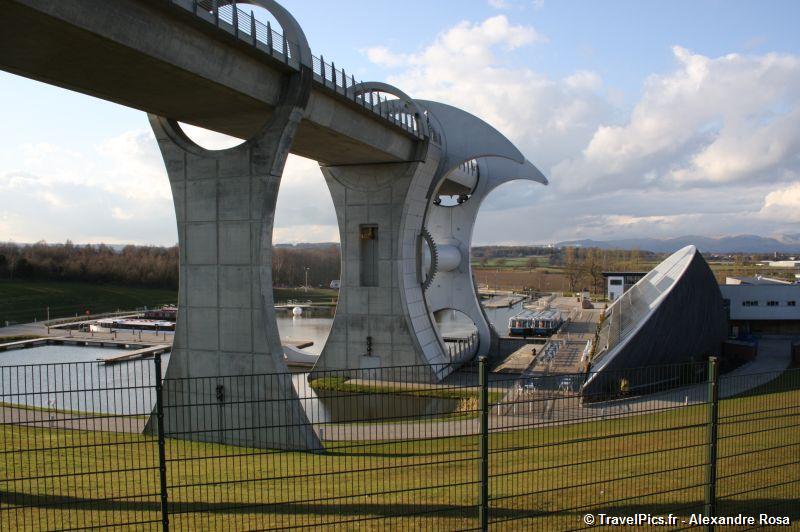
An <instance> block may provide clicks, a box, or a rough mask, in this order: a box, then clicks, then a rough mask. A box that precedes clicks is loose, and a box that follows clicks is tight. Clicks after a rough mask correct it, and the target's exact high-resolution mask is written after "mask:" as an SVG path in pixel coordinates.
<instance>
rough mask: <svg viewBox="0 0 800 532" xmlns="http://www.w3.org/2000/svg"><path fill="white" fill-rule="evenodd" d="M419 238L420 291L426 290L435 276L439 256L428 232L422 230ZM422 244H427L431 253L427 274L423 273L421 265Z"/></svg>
mask: <svg viewBox="0 0 800 532" xmlns="http://www.w3.org/2000/svg"><path fill="white" fill-rule="evenodd" d="M421 237H422V238H421V239H420V273H421V277H423V278H424V280H423V282H422V289H423V290H427V289H428V288H429V287H430V286H431V284H432V283H433V278H434V277H435V276H436V272H437V271H438V269H439V254H438V252H437V251H436V242H434V241H433V237H432V236H431V234H430V232H429V231H428V230H427V229H423V230H422V235H421ZM424 243H427V244H428V249H429V250H430V252H431V265H430V268H429V269H428V271H427V272H425V271H423V263H422V257H423V253H424ZM426 273H427V275H426Z"/></svg>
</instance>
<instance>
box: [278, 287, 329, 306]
mask: <svg viewBox="0 0 800 532" xmlns="http://www.w3.org/2000/svg"><path fill="white" fill-rule="evenodd" d="M272 296H273V298H274V300H275V304H280V303H285V302H287V301H313V302H314V303H330V302H331V301H333V300H335V299H338V297H339V291H338V290H333V289H331V288H309V289H308V291H306V290H305V289H303V288H273V289H272Z"/></svg>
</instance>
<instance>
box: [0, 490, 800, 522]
mask: <svg viewBox="0 0 800 532" xmlns="http://www.w3.org/2000/svg"><path fill="white" fill-rule="evenodd" d="M354 498H355V497H354ZM0 502H2V503H3V505H4V506H5V507H4V508H3V510H12V511H13V510H14V507H15V506H21V507H25V508H38V509H50V510H52V509H56V508H58V507H63V508H64V509H65V511H75V510H83V511H98V512H113V511H122V512H160V511H161V505H160V502H159V501H158V500H152V501H132V500H116V501H108V500H96V499H89V498H82V497H71V496H64V495H33V494H28V493H19V492H9V491H0ZM6 505H7V506H6ZM25 508H22V510H23V511H24V510H25ZM169 509H170V510H169V511H170V514H175V515H177V514H190V513H204V514H208V513H211V514H229V515H239V514H261V515H275V516H319V517H325V516H337V517H341V518H343V519H342V520H345V518H347V517H350V518H353V517H378V518H389V517H392V518H395V517H403V516H420V515H431V516H434V515H445V514H456V515H457V516H458V517H462V518H477V517H478V507H477V505H449V504H424V503H420V504H409V503H395V502H387V503H384V504H381V503H371V502H368V503H347V504H344V503H331V504H326V503H325V501H324V500H320V501H309V502H305V503H289V502H274V503H264V504H261V503H244V502H243V503H235V502H202V501H196V502H171V503H170V504H169ZM587 512H589V513H601V512H602V513H606V514H609V515H615V516H630V515H634V514H637V513H649V514H652V515H669V514H675V515H679V516H686V515H689V514H692V513H702V512H703V502H702V501H701V500H693V501H690V502H675V503H658V504H630V505H626V504H619V503H618V504H615V505H613V506H603V505H602V504H598V505H592V506H590V507H582V508H579V509H576V510H566V511H560V510H549V509H542V508H503V507H493V508H490V517H491V518H492V519H495V520H515V519H516V520H518V519H547V518H557V517H562V518H563V517H567V516H576V518H578V517H581V516H583V515H584V514H585V513H587ZM740 513H741V514H743V515H750V516H755V517H758V515H759V514H761V513H767V514H769V515H771V516H777V515H780V516H787V517H789V518H790V519H791V520H792V522H796V521H797V520H800V505H798V504H797V500H796V499H750V500H745V501H726V500H721V501H718V504H717V515H719V516H735V515H737V514H740Z"/></svg>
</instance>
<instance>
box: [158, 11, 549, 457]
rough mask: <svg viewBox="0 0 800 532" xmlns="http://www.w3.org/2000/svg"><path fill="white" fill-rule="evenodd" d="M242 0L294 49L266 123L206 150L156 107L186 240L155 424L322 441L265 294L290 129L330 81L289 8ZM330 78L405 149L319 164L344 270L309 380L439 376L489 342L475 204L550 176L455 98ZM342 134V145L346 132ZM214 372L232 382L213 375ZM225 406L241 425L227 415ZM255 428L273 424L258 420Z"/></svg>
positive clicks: (234, 440) (273, 443) (266, 442)
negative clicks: (267, 15)
mask: <svg viewBox="0 0 800 532" xmlns="http://www.w3.org/2000/svg"><path fill="white" fill-rule="evenodd" d="M220 3H228V2H224V1H223V2H220ZM239 3H242V2H239ZM249 3H251V4H254V5H258V6H261V7H263V8H265V9H267V10H268V11H270V12H271V13H272V15H273V16H274V17H275V18H276V19H277V20H278V22H279V23H280V25H281V26H282V28H283V31H284V34H285V35H286V37H287V39H289V40H291V41H292V42H293V46H294V47H293V48H292V50H293V51H292V57H291V58H290V57H289V56H288V55H287V56H286V57H285V58H284V59H285V60H286V62H287V65H289V67H291V68H285V69H284V71H283V73H282V76H283V81H282V90H281V101H280V102H279V103H278V105H276V107H275V108H274V109H273V111H272V113H271V115H270V116H269V118H268V119H267V121H266V123H265V124H264V126H263V128H262V129H261V130H260V131H259V132H257V133H256V134H254V135H253V136H252V137H251V138H250V139H248V140H246V141H245V142H244V143H242V144H240V145H238V146H236V147H233V148H230V149H226V150H218V151H217V150H207V149H204V148H202V147H200V146H198V145H197V144H195V143H194V142H193V141H192V140H191V139H189V138H188V136H186V135H185V134H184V133H183V131H182V130H181V128H180V126H179V124H178V123H177V121H175V120H174V119H171V118H170V117H164V116H158V115H154V114H151V115H150V124H151V126H152V128H153V131H154V133H155V136H156V139H157V141H158V145H159V148H160V149H161V153H162V156H163V158H164V162H165V165H166V168H167V174H168V176H169V179H170V185H171V189H172V195H173V200H174V203H175V210H176V218H177V223H178V238H179V245H180V266H179V267H180V290H179V312H178V322H177V326H176V333H175V340H174V344H173V351H172V355H171V360H170V363H169V365H168V368H167V375H166V377H167V379H165V381H164V383H165V384H164V397H165V414H164V415H165V422H166V424H167V426H169V427H171V430H172V431H173V432H174V433H177V434H181V435H183V437H187V438H191V439H199V440H204V441H218V442H220V443H228V444H235V445H247V446H253V447H271V448H275V447H278V448H292V449H320V448H321V444H320V442H319V440H318V438H317V437H316V435H315V434H314V431H313V429H312V428H311V426H310V423H309V422H308V418H307V416H306V414H305V412H304V411H303V409H302V407H301V405H300V401H299V400H298V397H297V392H296V391H295V389H294V388H293V386H292V383H291V378H289V376H288V374H287V369H286V367H285V364H284V361H283V349H282V347H281V342H280V338H279V334H278V328H277V321H276V314H275V308H274V301H273V296H272V228H273V222H274V214H275V205H276V200H277V194H278V189H279V187H280V180H281V177H282V173H283V168H284V165H285V162H286V158H287V156H288V154H289V152H290V150H291V148H292V145H293V142H294V141H295V139H296V137H297V136H298V129H299V126H300V124H301V122H303V120H304V118H305V117H307V116H308V115H309V114H310V113H311V112H312V109H315V110H316V112H317V113H319V106H320V105H323V103H320V102H321V101H322V100H313V99H312V98H310V93H311V88H312V86H315V87H316V85H314V84H315V83H317V84H319V83H322V85H323V86H324V87H327V85H326V84H325V83H326V81H325V79H324V76H325V73H324V70H323V73H322V74H323V75H322V80H320V77H319V75H318V74H317V73H316V72H315V71H314V67H313V64H314V63H313V61H314V59H313V57H312V55H311V51H310V48H309V46H308V42H307V40H306V38H305V36H304V34H303V31H302V29H301V28H300V26H299V24H297V22H296V21H295V19H294V18H293V17H292V16H291V14H289V13H288V12H287V11H286V10H285V9H283V8H282V7H281V6H280V5H278V4H277V3H276V2H274V1H273V0H251V1H250V2H249ZM215 5H218V4H215ZM290 59H291V61H290ZM335 84H336V81H335V78H334V90H333V92H334V93H335V94H333V95H331V96H325V97H326V98H343V100H342V104H347V105H348V106H351V105H352V106H354V107H356V108H358V109H361V110H362V111H363V115H362V114H358V113H356V114H355V115H352V116H356V118H355V119H353V118H350V119H349V120H355V122H354V123H352V124H347V125H348V127H350V126H352V129H353V130H354V131H355V130H357V129H359V128H361V127H371V128H372V129H373V130H375V114H376V113H377V114H379V115H380V117H381V120H383V121H384V123H385V126H384V127H385V128H397V125H400V124H402V125H403V128H400V129H402V131H403V132H404V134H405V135H406V136H407V137H408V138H411V139H413V144H411V145H412V146H413V150H411V151H412V153H410V155H409V157H407V158H406V160H402V161H374V162H373V161H371V162H365V163H363V164H362V163H353V162H352V157H349V158H348V157H342V160H343V161H346V162H344V163H339V164H337V163H331V162H327V163H321V169H322V173H323V175H324V177H325V180H326V182H327V184H328V187H329V189H330V192H331V195H332V199H333V204H334V206H335V209H336V215H337V219H338V223H339V231H340V239H341V252H342V267H341V287H340V295H339V304H338V306H337V309H336V315H335V317H334V321H333V325H332V329H331V332H330V335H329V337H328V341H327V342H326V345H325V347H324V349H323V351H322V353H321V355H320V357H319V359H318V361H317V364H316V365H315V367H314V370H313V371H312V377H313V374H314V373H319V372H322V371H326V370H332V369H336V370H344V371H343V372H342V374H345V373H346V372H347V371H348V370H349V371H357V370H362V369H373V368H379V367H380V368H387V367H399V366H410V365H414V366H418V367H419V368H421V371H415V372H414V375H415V376H416V378H418V379H419V380H421V381H426V382H438V381H440V380H441V379H443V378H444V377H446V376H447V375H448V374H450V373H451V372H453V371H454V370H456V369H457V368H458V367H459V366H460V365H461V364H463V363H464V362H466V361H468V360H469V359H471V358H473V357H474V356H476V355H479V354H486V353H487V352H488V350H489V347H490V341H491V328H490V326H489V323H488V321H487V320H486V317H485V315H484V314H483V312H482V310H481V307H480V304H479V302H478V297H477V294H476V292H475V287H474V284H473V280H472V272H471V268H470V261H469V257H470V244H471V239H472V231H473V227H474V223H475V218H476V216H477V213H478V208H479V207H480V203H481V201H483V199H484V198H485V197H486V196H487V195H488V194H489V193H490V192H491V191H492V190H493V189H494V188H496V187H497V186H499V185H500V184H502V183H505V182H507V181H510V180H514V179H527V180H532V181H536V182H539V183H542V184H546V183H547V180H546V179H545V178H544V176H543V175H542V174H541V172H539V171H538V170H537V169H536V167H534V166H533V164H531V163H530V162H528V161H527V160H526V159H525V157H524V156H523V155H522V153H521V152H520V151H519V150H518V149H517V148H516V147H515V146H514V145H513V144H512V143H511V142H510V141H509V140H508V139H507V138H506V137H504V136H503V135H502V134H501V133H500V132H498V131H497V130H496V129H494V128H493V127H492V126H490V125H489V124H487V123H486V122H484V121H482V120H481V119H479V118H477V117H475V116H473V115H471V114H469V113H467V112H465V111H463V110H460V109H458V108H456V107H452V106H450V105H446V104H443V103H438V102H433V101H426V100H414V99H413V98H411V97H410V96H408V95H407V94H405V93H403V92H402V91H401V90H399V89H397V88H396V87H393V86H391V85H388V84H385V83H379V82H373V83H363V84H358V85H350V86H347V84H346V83H345V86H344V87H341V86H338V87H337V86H336V85H335ZM315 116H316V115H315ZM331 120H336V116H333V117H332V118H331ZM362 120H363V121H364V122H363V123H361V121H362ZM409 124H411V125H412V126H413V127H411V128H410V130H409V127H408V126H409ZM379 138H386V139H387V141H386V142H391V140H390V139H391V138H396V137H391V136H388V135H387V136H386V137H383V136H381V137H379ZM340 141H341V150H342V151H346V150H347V149H348V146H349V145H350V144H349V143H348V139H347V138H342V139H340ZM404 142H408V140H406V139H405V137H404ZM344 155H347V154H344ZM441 194H445V195H446V194H456V195H458V196H459V197H460V198H462V199H464V198H466V199H467V201H463V202H461V203H460V204H457V205H455V206H453V207H446V206H444V205H441V204H437V201H436V200H437V198H438V195H441ZM426 250H427V251H426ZM426 253H427V255H428V256H429V258H430V260H428V261H427V262H426V260H425V256H426ZM443 309H454V310H458V311H460V312H463V313H464V314H466V315H467V316H468V317H469V318H470V319H471V320H472V321H473V322H474V324H475V326H476V328H477V330H478V332H477V338H478V341H477V342H473V343H471V344H470V345H469V348H468V349H462V350H460V351H458V352H457V353H453V352H452V351H450V350H448V349H447V347H446V345H445V341H444V339H443V338H442V336H441V334H439V332H438V331H437V327H436V324H435V318H434V312H437V311H439V310H443ZM259 375H261V376H264V375H273V377H270V378H269V379H262V380H263V381H264V383H263V384H264V385H262V384H259V385H255V384H253V383H249V381H247V379H246V378H250V377H257V376H259ZM403 375H407V374H406V373H403ZM223 376H225V377H228V378H227V380H225V383H226V384H220V382H222V380H223ZM282 376H286V377H287V378H280V377H282ZM382 376H384V377H387V378H391V375H390V374H389V373H382ZM234 377H241V378H242V379H237V378H234ZM215 383H217V384H215ZM201 384H202V385H201ZM229 398H230V399H231V400H233V402H232V403H230V404H229V403H228V400H229ZM265 405H266V406H265ZM270 405H271V406H270ZM267 406H269V408H267ZM229 418H235V419H238V420H239V421H238V423H239V424H240V425H242V426H237V427H234V428H228V427H226V423H227V422H226V421H225V420H226V419H229ZM256 425H260V426H262V427H265V426H269V427H278V428H276V429H274V430H254V429H253V427H254V426H256Z"/></svg>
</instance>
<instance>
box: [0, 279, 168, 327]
mask: <svg viewBox="0 0 800 532" xmlns="http://www.w3.org/2000/svg"><path fill="white" fill-rule="evenodd" d="M177 299H178V294H177V292H176V291H173V290H164V289H157V288H135V287H128V286H114V285H96V284H90V283H70V282H63V283H62V282H46V281H43V282H28V281H0V326H2V325H5V322H6V321H9V322H11V323H27V322H32V321H34V320H36V321H43V320H45V319H47V307H50V318H51V319H54V318H64V317H69V316H74V315H75V314H80V315H82V314H85V313H86V311H87V310H89V311H91V313H92V314H99V313H102V312H115V311H117V310H131V309H136V308H141V307H144V306H147V307H155V306H158V305H162V304H166V303H176V302H177Z"/></svg>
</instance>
